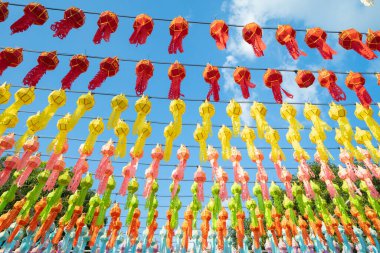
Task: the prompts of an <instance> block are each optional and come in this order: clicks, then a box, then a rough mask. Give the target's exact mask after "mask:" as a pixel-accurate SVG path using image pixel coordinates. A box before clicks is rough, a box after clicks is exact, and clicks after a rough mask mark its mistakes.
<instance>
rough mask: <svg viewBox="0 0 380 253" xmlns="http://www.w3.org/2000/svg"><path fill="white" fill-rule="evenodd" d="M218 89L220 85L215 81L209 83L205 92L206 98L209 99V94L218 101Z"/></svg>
mask: <svg viewBox="0 0 380 253" xmlns="http://www.w3.org/2000/svg"><path fill="white" fill-rule="evenodd" d="M219 91H220V87H219V84H218V83H217V82H213V83H211V87H210V90H209V92H208V93H207V100H208V101H210V98H211V95H212V96H213V97H214V101H215V102H219V100H220V99H219Z"/></svg>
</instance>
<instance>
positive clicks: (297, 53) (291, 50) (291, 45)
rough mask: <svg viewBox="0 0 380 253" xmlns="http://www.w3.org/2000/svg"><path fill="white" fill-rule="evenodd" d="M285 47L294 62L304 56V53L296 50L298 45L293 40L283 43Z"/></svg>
mask: <svg viewBox="0 0 380 253" xmlns="http://www.w3.org/2000/svg"><path fill="white" fill-rule="evenodd" d="M285 46H286V48H287V49H288V51H289V53H290V55H291V56H292V58H293V59H294V60H297V59H298V58H299V57H300V56H301V55H302V56H306V53H305V52H303V51H302V50H300V49H299V48H298V43H297V41H296V40H295V39H294V38H293V39H291V40H289V41H288V42H287V43H285Z"/></svg>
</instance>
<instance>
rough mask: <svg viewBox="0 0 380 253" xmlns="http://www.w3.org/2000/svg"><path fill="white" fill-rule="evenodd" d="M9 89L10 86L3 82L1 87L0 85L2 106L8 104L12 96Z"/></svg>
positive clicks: (0, 102)
mask: <svg viewBox="0 0 380 253" xmlns="http://www.w3.org/2000/svg"><path fill="white" fill-rule="evenodd" d="M10 88H11V84H10V83H7V82H4V83H3V84H2V85H0V104H2V105H3V104H6V103H8V101H9V99H10V98H11V96H12V94H11V92H10Z"/></svg>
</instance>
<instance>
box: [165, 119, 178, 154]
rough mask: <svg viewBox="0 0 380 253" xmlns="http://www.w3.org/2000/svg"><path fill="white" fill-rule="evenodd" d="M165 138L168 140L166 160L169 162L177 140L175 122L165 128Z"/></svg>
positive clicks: (166, 143) (166, 142)
mask: <svg viewBox="0 0 380 253" xmlns="http://www.w3.org/2000/svg"><path fill="white" fill-rule="evenodd" d="M164 137H165V140H166V141H165V153H164V160H165V161H169V160H170V157H171V154H172V149H173V142H174V139H176V138H177V136H176V133H175V127H174V124H173V122H170V123H169V125H167V126H166V127H165V128H164Z"/></svg>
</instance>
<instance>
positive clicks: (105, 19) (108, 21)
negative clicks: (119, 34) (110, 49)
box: [92, 11, 119, 44]
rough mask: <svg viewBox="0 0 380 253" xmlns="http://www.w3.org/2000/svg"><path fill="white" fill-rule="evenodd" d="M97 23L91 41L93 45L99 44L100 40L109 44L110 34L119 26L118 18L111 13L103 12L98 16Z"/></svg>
mask: <svg viewBox="0 0 380 253" xmlns="http://www.w3.org/2000/svg"><path fill="white" fill-rule="evenodd" d="M97 23H98V27H99V28H98V30H97V31H96V33H95V35H94V38H93V40H92V41H93V42H94V43H95V44H100V42H101V41H102V39H103V40H104V41H106V42H109V40H110V37H111V34H112V33H114V32H116V30H117V28H118V26H119V18H118V17H117V15H116V14H115V13H113V12H112V11H104V12H102V13H101V14H100V16H99V19H98V22H97Z"/></svg>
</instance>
